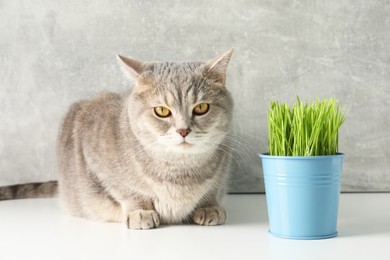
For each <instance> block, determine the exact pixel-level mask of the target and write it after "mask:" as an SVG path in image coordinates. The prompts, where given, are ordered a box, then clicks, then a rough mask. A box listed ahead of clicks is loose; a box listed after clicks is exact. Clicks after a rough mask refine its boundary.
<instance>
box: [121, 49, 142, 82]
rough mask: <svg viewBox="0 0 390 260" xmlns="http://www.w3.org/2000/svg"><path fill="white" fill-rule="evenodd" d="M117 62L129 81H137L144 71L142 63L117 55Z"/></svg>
mask: <svg viewBox="0 0 390 260" xmlns="http://www.w3.org/2000/svg"><path fill="white" fill-rule="evenodd" d="M117 57H118V60H119V62H120V63H121V67H122V71H123V72H124V73H125V75H126V76H127V77H128V78H130V79H131V80H139V79H140V78H141V74H142V72H143V70H144V65H143V63H142V62H140V61H137V60H133V59H130V58H127V57H125V56H122V55H119V54H118V55H117Z"/></svg>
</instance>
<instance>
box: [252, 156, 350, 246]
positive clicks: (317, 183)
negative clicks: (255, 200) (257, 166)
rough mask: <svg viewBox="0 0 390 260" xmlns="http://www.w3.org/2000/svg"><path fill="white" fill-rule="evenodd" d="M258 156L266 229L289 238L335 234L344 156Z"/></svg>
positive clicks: (310, 237)
mask: <svg viewBox="0 0 390 260" xmlns="http://www.w3.org/2000/svg"><path fill="white" fill-rule="evenodd" d="M259 156H260V158H261V160H262V165H263V175H264V183H265V192H266V198H267V208H268V218H269V225H270V230H269V232H270V233H271V234H272V235H274V236H277V237H282V238H289V239H323V238H331V237H334V236H336V235H337V216H338V206H339V195H340V182H341V171H342V163H343V157H344V155H343V154H337V155H329V156H270V155H268V154H260V155H259Z"/></svg>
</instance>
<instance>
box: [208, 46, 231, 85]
mask: <svg viewBox="0 0 390 260" xmlns="http://www.w3.org/2000/svg"><path fill="white" fill-rule="evenodd" d="M232 54H233V49H230V50H228V51H227V52H225V53H224V54H222V55H220V56H218V57H216V58H214V59H212V60H209V61H208V62H206V77H208V78H210V79H212V80H213V81H215V82H216V83H218V84H221V85H225V80H226V70H227V67H228V64H229V61H230V58H231V57H232Z"/></svg>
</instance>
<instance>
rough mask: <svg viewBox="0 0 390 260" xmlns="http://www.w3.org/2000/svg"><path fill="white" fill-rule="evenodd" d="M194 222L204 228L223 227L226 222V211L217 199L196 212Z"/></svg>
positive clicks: (206, 203)
mask: <svg viewBox="0 0 390 260" xmlns="http://www.w3.org/2000/svg"><path fill="white" fill-rule="evenodd" d="M192 221H193V222H194V223H195V224H198V225H204V226H215V225H222V224H224V223H225V222H226V211H225V209H224V208H222V207H221V206H220V205H219V203H218V202H217V200H216V199H211V200H209V201H208V202H205V203H202V204H201V205H200V206H198V207H197V208H196V209H195V210H194V212H193V214H192Z"/></svg>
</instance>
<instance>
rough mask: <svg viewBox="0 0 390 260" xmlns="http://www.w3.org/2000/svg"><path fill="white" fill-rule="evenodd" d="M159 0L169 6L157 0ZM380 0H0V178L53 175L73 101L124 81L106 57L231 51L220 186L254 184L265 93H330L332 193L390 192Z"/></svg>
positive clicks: (389, 53)
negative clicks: (342, 112)
mask: <svg viewBox="0 0 390 260" xmlns="http://www.w3.org/2000/svg"><path fill="white" fill-rule="evenodd" d="M168 2H169V3H168ZM389 3H390V2H389V1H387V0H371V1H365V0H357V1H352V0H350V1H348V0H333V1H319V0H318V1H316V0H306V1H299V0H296V1H293V0H290V1H288V0H285V1H266V0H262V1H250V0H243V1H223V0H216V1H210V0H202V1H193V0H191V1H178V0H177V1H153V3H152V1H134V0H133V1H109V0H83V1H79V0H58V1H50V0H41V1H27V0H26V1H22V0H0V184H13V183H20V182H28V181H41V180H48V179H53V178H55V177H56V173H55V157H54V144H55V138H56V132H57V127H58V124H59V121H60V119H61V117H62V116H63V114H64V112H65V111H66V109H67V107H68V106H69V105H70V104H71V103H72V102H74V101H76V100H78V99H81V98H86V97H92V96H93V95H95V94H96V93H98V92H100V91H102V90H111V91H121V90H124V89H126V87H127V86H128V84H129V83H128V82H127V81H126V79H125V78H124V77H123V76H122V75H121V73H120V70H119V68H118V65H117V61H116V58H115V55H116V53H121V54H124V55H128V56H131V57H134V58H138V59H142V60H175V61H183V60H204V59H208V58H211V57H213V56H214V55H217V54H219V53H222V52H223V51H225V50H227V49H229V48H231V47H234V48H235V53H234V56H233V59H232V63H231V65H230V67H229V71H228V73H229V75H228V85H229V88H230V90H231V92H232V93H233V95H234V98H235V102H236V110H235V127H234V134H235V136H236V137H237V140H239V142H240V143H241V145H240V146H239V147H237V150H238V152H236V153H235V170H234V176H233V178H232V186H231V191H236V192H239V191H240V192H255V191H261V190H263V184H262V177H261V164H260V161H259V159H258V158H257V153H259V152H265V151H267V127H266V117H265V113H266V109H267V107H268V104H269V101H270V100H271V99H280V100H285V101H287V102H292V101H293V100H294V99H295V95H299V96H300V97H301V99H303V100H307V99H309V98H310V99H311V98H315V97H319V98H324V97H335V98H337V99H340V100H341V101H342V104H344V105H345V106H346V107H347V121H346V122H345V125H344V126H343V128H342V130H341V133H340V139H341V144H340V150H341V151H342V152H344V153H346V158H345V165H344V171H343V172H344V176H343V190H344V191H367V190H390V174H389V171H390V170H389V168H390V152H389V147H390V138H389V133H388V132H389V130H388V128H389V127H390V122H389V121H390V119H389V118H390V117H389V113H390V106H389V102H390V92H389V90H390V86H389V84H390V19H389V17H390V4H389Z"/></svg>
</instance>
